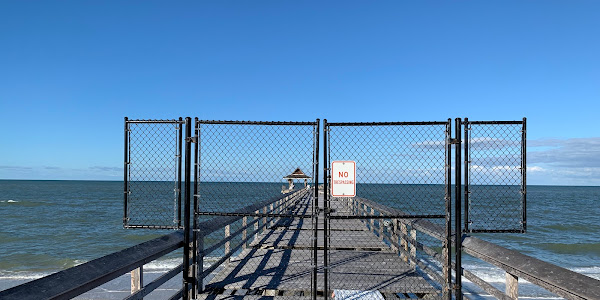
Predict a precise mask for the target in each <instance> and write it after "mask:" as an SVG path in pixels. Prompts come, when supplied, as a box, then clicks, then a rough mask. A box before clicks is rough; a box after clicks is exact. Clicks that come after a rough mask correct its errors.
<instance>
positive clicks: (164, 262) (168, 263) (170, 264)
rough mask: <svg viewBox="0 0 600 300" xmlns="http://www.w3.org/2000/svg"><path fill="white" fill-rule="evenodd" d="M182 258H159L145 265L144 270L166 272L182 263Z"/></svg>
mask: <svg viewBox="0 0 600 300" xmlns="http://www.w3.org/2000/svg"><path fill="white" fill-rule="evenodd" d="M181 261H182V260H181V258H169V259H159V260H155V261H152V262H149V263H147V264H145V265H144V271H155V272H161V271H163V272H165V271H169V270H172V269H173V268H175V267H177V266H178V265H179V264H181Z"/></svg>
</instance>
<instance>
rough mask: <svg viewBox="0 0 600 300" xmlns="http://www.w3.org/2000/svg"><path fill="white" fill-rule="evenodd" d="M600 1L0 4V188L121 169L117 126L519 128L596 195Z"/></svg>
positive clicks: (550, 172) (599, 178)
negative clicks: (2, 183) (218, 122)
mask: <svg viewBox="0 0 600 300" xmlns="http://www.w3.org/2000/svg"><path fill="white" fill-rule="evenodd" d="M599 16H600V2H598V1H437V2H434V1H376V2H374V1H202V2H200V1H176V2H172V1H171V2H169V1H129V2H125V1H2V2H0V141H1V147H0V178H1V179H108V180H119V179H121V176H122V171H120V170H121V168H122V160H123V158H122V155H123V154H122V152H123V150H122V149H123V117H125V116H128V117H130V118H146V119H150V118H175V117H179V116H184V117H185V116H191V117H196V116H197V117H200V118H202V119H234V120H314V119H316V118H327V119H328V120H330V121H338V122H341V121H420V120H446V119H447V118H456V117H468V118H469V119H472V120H513V119H517V120H518V119H521V118H522V117H527V118H528V138H529V144H530V146H531V147H530V149H529V154H530V155H529V167H530V172H529V173H528V179H529V183H530V184H566V185H571V184H572V185H600V126H599V123H598V120H599V119H600V109H599V108H600V104H599V103H600V102H599V100H600V17H599Z"/></svg>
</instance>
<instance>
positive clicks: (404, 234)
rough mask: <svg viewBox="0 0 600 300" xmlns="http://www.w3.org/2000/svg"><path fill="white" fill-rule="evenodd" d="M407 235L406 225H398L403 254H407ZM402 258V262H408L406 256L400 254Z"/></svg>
mask: <svg viewBox="0 0 600 300" xmlns="http://www.w3.org/2000/svg"><path fill="white" fill-rule="evenodd" d="M407 235H408V230H407V229H406V224H404V223H400V236H401V239H400V247H401V248H402V250H404V251H403V252H404V253H408V241H407V240H406V238H407ZM400 257H402V258H404V261H405V262H406V261H408V257H406V255H404V254H401V256H400Z"/></svg>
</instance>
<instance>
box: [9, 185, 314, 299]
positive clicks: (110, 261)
mask: <svg viewBox="0 0 600 300" xmlns="http://www.w3.org/2000/svg"><path fill="white" fill-rule="evenodd" d="M308 191H309V190H308V189H302V190H296V191H293V192H290V193H288V194H284V195H282V196H281V197H276V198H273V199H269V200H266V201H263V202H260V203H256V204H253V205H250V206H248V207H245V208H242V209H240V210H238V211H236V212H237V213H240V214H242V213H245V212H247V211H250V212H256V213H257V214H259V215H260V217H254V218H253V220H248V217H247V216H241V215H240V216H227V217H222V216H217V217H212V218H211V219H210V220H207V221H204V222H202V223H200V224H199V227H198V228H200V230H199V232H198V233H199V234H200V235H202V236H208V235H209V234H211V233H214V232H216V231H218V230H224V234H223V238H222V239H221V240H219V241H217V242H216V243H215V244H212V245H210V246H209V247H207V248H203V247H200V248H199V249H200V253H201V254H203V255H204V256H205V255H207V254H210V253H213V252H216V251H217V250H218V249H220V248H222V247H223V248H224V252H223V253H222V256H221V258H220V259H219V260H218V261H216V262H214V263H212V265H211V266H210V267H208V268H207V269H205V270H203V271H200V272H199V274H201V276H199V278H201V279H200V280H202V279H203V278H205V277H206V276H208V275H209V274H210V273H211V272H213V271H214V270H216V269H217V268H218V267H219V266H220V265H222V264H223V263H224V262H228V261H229V259H230V258H231V256H232V255H234V254H235V253H236V251H237V250H239V249H240V248H241V247H244V248H245V247H246V245H247V243H248V241H249V240H250V239H251V238H252V237H253V236H255V235H256V234H258V233H259V232H260V231H261V230H266V227H267V226H268V225H269V224H271V223H272V222H274V219H275V217H276V216H278V215H279V214H280V213H281V212H283V211H285V210H286V209H287V208H288V207H289V206H290V205H292V204H293V202H294V201H296V200H297V199H299V198H300V197H303V196H304V195H307V193H308ZM239 220H242V226H241V227H240V228H239V229H237V230H236V231H235V232H233V233H232V232H231V226H232V224H235V223H236V222H238V221H239ZM236 237H241V238H240V241H241V243H240V244H239V245H234V246H233V247H231V243H232V241H234V239H235V238H236ZM203 241H204V239H199V243H202V242H203ZM183 246H184V234H183V231H181V230H179V231H175V232H173V233H170V234H167V235H164V236H161V237H158V238H156V239H153V240H150V241H147V242H144V243H141V244H138V245H135V246H133V247H130V248H127V249H124V250H121V251H118V252H115V253H111V254H109V255H106V256H103V257H100V258H98V259H94V260H92V261H89V262H87V263H84V264H81V265H78V266H75V267H72V268H69V269H66V270H63V271H60V272H57V273H54V274H51V275H48V276H45V277H42V278H39V279H37V280H33V281H31V282H28V283H24V284H22V285H19V286H16V287H13V288H10V289H7V290H4V291H0V299H3V300H12V299H15V300H16V299H19V300H23V299H36V300H38V299H71V298H73V297H76V296H79V295H81V294H83V293H85V292H88V291H90V290H92V289H94V288H96V287H99V286H101V285H103V284H105V283H107V282H109V281H111V280H113V279H116V278H118V277H120V276H122V275H125V274H127V273H130V274H131V294H130V295H129V296H127V297H126V298H124V299H127V300H134V299H143V297H145V296H147V295H148V294H150V293H151V292H152V291H154V290H156V289H157V288H158V287H160V286H161V285H163V284H164V283H166V282H167V281H169V280H170V279H172V278H174V277H175V276H177V275H179V274H181V273H182V271H183V269H184V268H183V263H182V264H179V265H178V266H177V267H175V268H173V269H171V270H169V271H167V272H166V273H165V274H163V275H161V276H160V277H158V278H157V279H155V280H154V281H152V282H149V283H147V284H145V285H144V283H143V266H144V265H145V264H147V263H150V262H152V261H154V260H156V259H158V258H161V257H163V256H165V255H167V254H169V253H171V252H173V251H176V250H178V249H180V248H182V247H183ZM204 256H201V257H204ZM202 264H203V260H202V259H200V265H202ZM200 280H199V281H200ZM183 293H184V289H181V290H179V291H177V292H176V293H175V294H174V295H172V296H171V297H170V298H169V299H181V298H182V296H183Z"/></svg>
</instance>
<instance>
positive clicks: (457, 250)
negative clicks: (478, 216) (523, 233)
mask: <svg viewBox="0 0 600 300" xmlns="http://www.w3.org/2000/svg"><path fill="white" fill-rule="evenodd" d="M454 125H455V127H456V144H455V145H454V153H455V156H454V159H455V162H454V163H455V170H454V171H455V174H454V175H455V182H454V188H455V192H454V194H455V195H456V200H455V201H454V233H455V234H454V255H455V259H454V261H455V263H456V265H455V270H454V272H455V286H454V292H455V296H454V297H455V298H456V300H462V262H461V255H462V229H461V225H462V222H461V209H460V208H461V203H462V202H461V201H462V199H461V190H462V183H461V177H462V176H461V166H462V165H461V134H460V133H461V130H460V128H461V126H462V122H461V119H460V118H456V120H455V121H454Z"/></svg>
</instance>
